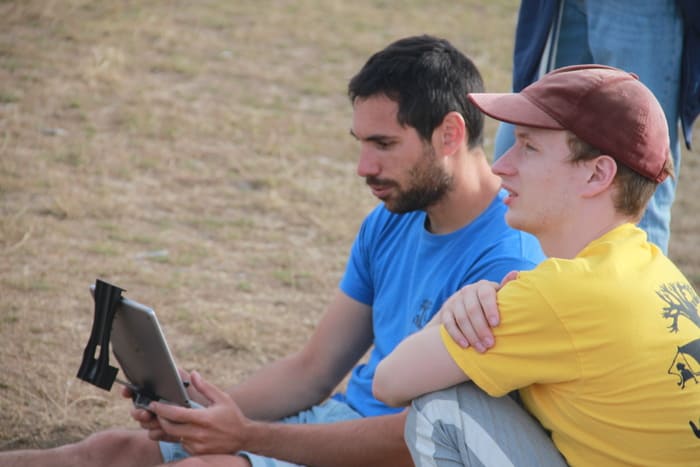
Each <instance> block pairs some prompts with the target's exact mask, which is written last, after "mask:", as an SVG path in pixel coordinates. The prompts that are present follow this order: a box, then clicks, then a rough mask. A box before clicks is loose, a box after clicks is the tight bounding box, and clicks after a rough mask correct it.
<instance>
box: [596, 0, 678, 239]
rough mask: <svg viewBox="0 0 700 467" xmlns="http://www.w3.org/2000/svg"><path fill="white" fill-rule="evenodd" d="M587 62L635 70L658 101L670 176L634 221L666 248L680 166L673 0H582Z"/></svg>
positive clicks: (675, 33)
mask: <svg viewBox="0 0 700 467" xmlns="http://www.w3.org/2000/svg"><path fill="white" fill-rule="evenodd" d="M585 7H586V15H587V19H588V44H589V48H590V50H591V54H592V57H593V58H592V60H593V63H601V64H604V65H610V66H614V67H617V68H621V69H623V70H626V71H630V72H633V73H636V74H637V75H638V76H639V79H640V80H641V81H642V82H643V83H644V84H645V85H646V86H647V87H648V88H649V89H650V90H651V91H652V92H653V93H654V95H655V96H656V98H657V99H658V100H659V102H660V103H661V107H663V109H664V112H665V113H666V119H667V121H668V127H669V136H670V139H671V153H672V157H673V162H674V165H675V171H676V179H671V178H668V179H666V181H664V183H662V184H661V185H659V187H658V188H657V189H656V193H655V194H654V197H653V198H652V200H651V201H650V203H649V206H648V207H647V209H646V211H645V213H644V217H643V218H642V220H641V222H640V223H639V226H640V227H641V228H643V229H644V230H645V231H646V232H647V234H648V237H649V240H650V241H652V242H653V243H655V244H656V245H658V246H659V248H661V249H662V250H663V251H664V252H667V250H668V242H669V237H670V227H671V226H670V224H671V205H672V204H673V199H674V197H675V192H676V182H677V177H678V174H679V173H680V166H681V151H680V141H679V139H678V120H679V114H678V112H679V98H680V97H679V95H680V74H681V56H682V51H683V20H682V18H681V14H680V11H679V9H678V5H677V4H676V1H675V0H616V1H614V2H611V1H609V0H585Z"/></svg>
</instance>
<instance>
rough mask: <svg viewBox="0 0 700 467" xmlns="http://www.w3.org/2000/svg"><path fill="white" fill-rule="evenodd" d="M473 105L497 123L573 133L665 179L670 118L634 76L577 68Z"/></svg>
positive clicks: (474, 96)
mask: <svg viewBox="0 0 700 467" xmlns="http://www.w3.org/2000/svg"><path fill="white" fill-rule="evenodd" d="M469 99H470V100H471V101H472V102H473V103H474V105H476V106H477V107H478V108H479V109H481V111H482V112H484V113H485V114H486V115H489V116H491V117H493V118H495V119H496V120H501V121H504V122H508V123H513V124H515V125H522V126H528V127H535V128H545V129H550V130H569V131H571V132H572V133H573V134H575V135H576V136H577V137H579V138H580V139H582V140H583V141H585V142H586V143H588V144H590V145H592V146H594V147H595V148H597V149H600V150H601V151H602V152H603V153H604V154H607V155H609V156H611V157H613V158H614V159H615V160H617V161H618V162H620V163H621V164H624V165H626V166H627V167H629V168H630V169H632V170H634V171H635V172H637V173H639V174H641V175H643V176H644V177H646V178H649V179H651V180H654V181H656V182H662V181H663V180H664V179H665V178H666V175H667V174H666V172H664V170H663V169H664V166H665V165H666V161H667V159H668V158H669V157H670V142H669V136H668V125H667V123H666V116H665V115H664V111H663V109H662V108H661V105H660V104H659V102H658V101H657V100H656V97H654V95H653V94H652V92H651V91H650V90H649V89H648V88H647V87H646V86H644V85H643V84H642V83H641V82H640V81H639V78H638V77H637V75H635V74H633V73H628V72H626V71H623V70H620V69H617V68H612V67H608V66H603V65H574V66H569V67H564V68H559V69H557V70H554V71H551V72H550V73H547V74H546V75H544V76H543V77H542V78H540V79H539V80H538V81H536V82H534V83H533V84H531V85H529V86H528V87H526V88H525V89H523V90H522V91H520V92H519V93H498V94H497V93H471V94H469Z"/></svg>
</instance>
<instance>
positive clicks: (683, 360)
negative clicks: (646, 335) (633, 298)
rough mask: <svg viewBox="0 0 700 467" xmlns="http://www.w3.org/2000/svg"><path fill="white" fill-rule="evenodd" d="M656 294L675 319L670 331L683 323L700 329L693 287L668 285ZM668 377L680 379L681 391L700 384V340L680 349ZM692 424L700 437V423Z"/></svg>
mask: <svg viewBox="0 0 700 467" xmlns="http://www.w3.org/2000/svg"><path fill="white" fill-rule="evenodd" d="M656 295H658V296H659V297H660V298H661V299H662V300H663V301H664V302H666V306H665V307H664V308H663V313H662V316H663V317H664V318H666V319H670V320H671V324H670V325H669V326H668V329H669V332H672V333H676V332H678V330H679V329H680V326H681V324H680V323H681V322H683V323H684V325H685V323H686V322H687V321H686V320H688V321H690V322H692V323H693V324H695V326H696V327H697V328H700V314H699V313H698V304H699V303H700V297H698V294H697V293H696V292H695V290H694V289H693V287H692V286H691V285H690V284H688V283H680V282H675V283H670V284H664V285H662V286H661V287H660V288H659V290H657V291H656ZM681 317H684V318H686V320H683V321H681V320H680V318H681ZM668 374H669V375H674V376H676V377H677V378H678V381H677V384H678V387H679V388H680V389H681V390H684V389H686V387H687V385H688V384H689V383H690V382H692V383H693V385H695V384H698V377H700V339H694V340H692V341H690V342H686V343H685V344H683V345H679V346H678V347H677V348H676V354H675V356H674V357H673V361H672V362H671V365H670V366H669V368H668ZM688 424H689V425H690V428H691V429H692V430H693V434H695V436H696V437H697V438H700V426H699V425H700V421H699V423H698V424H696V423H695V421H694V420H690V421H689V422H688Z"/></svg>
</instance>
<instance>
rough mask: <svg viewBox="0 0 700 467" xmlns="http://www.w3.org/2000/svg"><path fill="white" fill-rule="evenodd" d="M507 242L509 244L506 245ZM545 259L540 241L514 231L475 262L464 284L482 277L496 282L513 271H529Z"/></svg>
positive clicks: (471, 282)
mask: <svg viewBox="0 0 700 467" xmlns="http://www.w3.org/2000/svg"><path fill="white" fill-rule="evenodd" d="M506 243H507V246H506ZM544 259H545V256H544V253H542V249H541V248H540V244H539V242H538V241H537V240H536V239H535V238H534V237H532V236H531V235H529V234H526V233H524V232H513V233H512V234H511V235H510V236H509V237H508V238H507V239H506V240H504V241H502V242H500V243H496V244H494V246H492V247H491V248H490V249H489V251H487V252H486V253H485V254H484V255H482V257H481V258H480V260H479V261H475V262H474V266H473V267H472V268H470V270H469V273H468V274H467V275H466V277H465V278H464V281H463V284H462V285H463V286H464V285H467V284H473V283H474V282H477V281H479V280H481V279H486V280H490V281H494V282H501V280H502V279H503V278H504V277H505V276H506V274H508V273H509V272H511V271H529V270H531V269H534V268H535V267H536V266H537V265H538V264H539V263H540V262H542V261H543V260H544Z"/></svg>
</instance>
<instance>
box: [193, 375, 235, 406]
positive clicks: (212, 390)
mask: <svg viewBox="0 0 700 467" xmlns="http://www.w3.org/2000/svg"><path fill="white" fill-rule="evenodd" d="M190 381H191V383H192V386H194V388H195V389H196V390H197V391H198V392H199V393H200V394H201V395H203V396H204V397H205V398H206V399H207V400H208V401H209V402H210V403H214V404H217V403H221V402H223V401H224V400H226V398H227V397H228V394H226V393H225V392H224V391H222V390H221V389H219V388H218V387H216V386H214V385H213V384H210V383H209V382H207V381H205V380H204V378H202V375H200V374H199V372H197V371H193V372H192V373H191V374H190Z"/></svg>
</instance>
